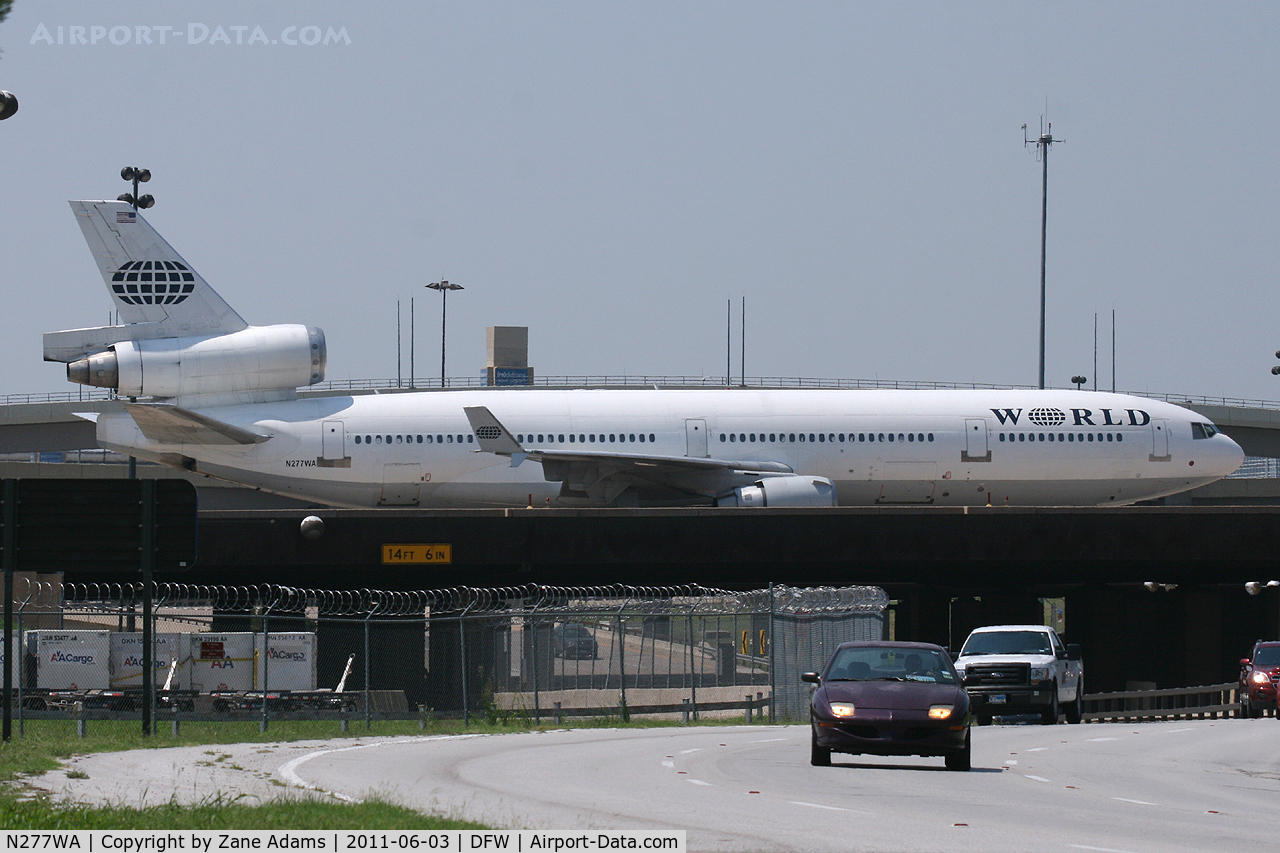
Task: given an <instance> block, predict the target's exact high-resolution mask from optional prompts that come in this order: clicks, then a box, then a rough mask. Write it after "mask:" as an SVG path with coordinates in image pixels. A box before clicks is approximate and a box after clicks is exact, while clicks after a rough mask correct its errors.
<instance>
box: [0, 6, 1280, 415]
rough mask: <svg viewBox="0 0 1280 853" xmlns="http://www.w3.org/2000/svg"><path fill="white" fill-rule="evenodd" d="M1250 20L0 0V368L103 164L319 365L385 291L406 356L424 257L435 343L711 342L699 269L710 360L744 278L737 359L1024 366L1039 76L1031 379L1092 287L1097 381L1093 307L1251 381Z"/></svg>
mask: <svg viewBox="0 0 1280 853" xmlns="http://www.w3.org/2000/svg"><path fill="white" fill-rule="evenodd" d="M95 27H98V28H101V29H100V30H95V29H94V28H95ZM75 28H80V29H79V30H76V29H75ZM139 28H150V29H149V30H145V31H144V30H140V29H139ZM165 28H167V29H165ZM76 35H80V38H82V39H83V41H85V42H90V43H71V42H73V41H76V38H75V36H76ZM147 37H149V38H150V39H151V43H150V44H147V43H145V38H147ZM162 37H163V38H164V41H165V43H164V44H160V39H161V38H162ZM326 37H329V38H328V39H327V40H328V42H329V43H327V44H326V43H325V42H326ZM59 40H61V41H62V42H63V43H61V44H59V43H58V42H59ZM317 40H318V41H317ZM93 41H96V42H97V43H96V44H94V43H91V42H93ZM117 42H118V43H117ZM140 42H141V43H140ZM286 42H294V44H288V43H286ZM308 42H312V43H308ZM1277 45H1280V4H1277V3H1275V2H1258V3H1250V2H1232V3H1227V4H1209V3H1203V2H1170V0H1162V2H1158V3H1138V2H1124V3H1115V2H1097V3H1091V2H1017V3H995V2H984V3H954V2H943V3H933V2H843V3H828V2H808V3H806V2H789V3H781V2H778V3H765V2H680V3H675V2H672V3H667V2H618V3H611V2H581V3H570V2H564V3H561V2H520V3H494V2H447V3H435V2H426V3H420V2H415V3H390V2H375V3H365V4H354V3H350V2H345V3H338V2H283V1H281V0H277V2H253V3H248V2H242V3H237V2H218V3H214V2H207V1H206V2H196V3H183V2H172V0H170V1H169V2H115V0H93V2H74V1H73V0H59V2H57V3H50V2H37V0H16V3H15V5H14V8H13V11H12V14H11V15H10V17H9V19H8V20H7V21H6V22H5V23H3V24H0V48H2V49H3V55H0V88H3V89H8V90H10V91H12V92H14V93H15V94H16V95H17V96H18V98H19V100H20V103H21V108H20V110H19V112H18V114H17V115H16V116H14V117H13V118H12V119H10V120H8V121H5V122H3V124H0V152H3V156H2V157H0V169H2V170H3V174H2V176H0V186H3V192H4V198H5V204H4V205H3V209H2V210H0V217H2V220H0V223H2V224H0V228H2V229H3V232H2V233H3V242H2V243H0V284H2V285H3V295H4V310H3V312H2V313H0V318H2V320H0V322H2V323H3V335H2V336H0V395H4V394H13V393H22V392H38V391H60V390H70V389H72V388H73V387H74V386H70V385H68V384H67V383H66V381H65V378H64V372H63V368H62V366H61V365H56V364H46V363H44V362H42V361H41V334H42V333H43V332H46V331H54V330H59V329H69V328H76V327H84V326H97V325H104V324H106V322H107V321H108V312H109V310H110V307H109V306H110V303H109V301H108V299H107V295H106V290H105V287H104V285H103V283H102V280H101V278H100V277H99V275H98V273H97V271H96V269H95V267H94V264H93V260H92V258H91V256H90V254H89V252H88V249H87V248H86V247H85V245H84V242H83V239H82V238H81V236H80V232H79V229H78V228H77V227H76V225H75V222H74V219H73V217H72V215H71V213H70V210H69V208H68V207H67V204H66V200H67V199H74V198H114V197H115V196H116V195H117V194H119V193H120V192H123V191H125V190H126V189H127V188H128V187H127V185H126V184H125V182H124V181H122V180H121V179H120V177H119V171H120V168H121V167H122V166H125V165H137V166H144V167H147V168H149V169H150V170H151V171H152V173H153V175H154V177H153V179H152V181H151V183H150V184H149V185H147V186H146V190H147V191H149V192H151V193H153V194H154V195H155V197H156V199H157V203H156V206H155V207H154V208H153V209H152V210H151V211H149V212H147V213H146V214H145V215H146V217H147V218H148V219H149V220H150V221H151V223H152V224H153V225H154V226H155V227H156V228H157V230H159V231H160V233H161V234H163V235H164V236H165V237H166V238H167V239H168V240H169V242H170V243H172V244H173V246H174V247H175V248H176V249H177V250H178V251H179V252H180V253H181V254H182V255H183V256H184V257H185V258H186V259H187V260H188V261H189V262H190V263H191V264H192V265H193V266H195V267H196V269H198V270H199V271H200V272H201V273H202V274H203V275H204V277H205V278H206V279H207V280H208V281H209V282H210V283H211V284H213V286H214V287H215V288H216V289H217V290H218V291H219V292H220V293H221V294H222V295H223V296H224V297H225V298H226V299H227V301H229V302H230V303H231V304H232V305H233V306H235V307H236V308H237V310H238V311H239V312H240V314H241V315H242V316H244V317H245V319H246V320H248V321H249V322H250V323H254V324H269V323H278V322H301V323H308V324H311V325H317V326H320V327H321V328H323V329H324V330H325V332H326V334H327V337H328V342H329V378H331V379H368V378H383V377H394V376H395V375H396V314H395V312H396V300H397V299H399V300H400V301H401V304H402V318H403V335H404V344H403V367H402V373H403V375H404V377H405V378H406V380H407V378H408V375H409V372H410V368H409V344H408V333H409V301H410V299H411V298H414V299H415V308H416V311H415V314H416V327H417V346H416V349H417V357H416V369H415V372H416V374H417V376H419V377H431V376H435V377H438V376H439V370H440V362H439V358H440V353H439V344H440V297H439V295H438V294H436V293H434V292H431V291H428V290H425V289H424V288H423V285H425V284H427V283H428V282H431V281H437V280H439V279H440V278H441V277H444V278H448V279H449V280H451V281H456V282H459V283H461V284H463V285H464V286H465V287H466V290H464V291H462V292H460V293H455V294H453V295H451V296H450V297H449V318H448V331H449V350H448V352H449V373H450V375H456V376H463V375H467V376H474V375H477V374H478V373H479V372H480V371H481V369H482V368H483V367H484V362H485V327H487V326H492V325H513V326H528V327H529V329H530V331H529V352H530V362H531V364H532V365H533V366H534V368H535V370H536V371H537V373H538V374H540V375H600V374H619V373H631V374H640V373H648V374H657V375H692V376H701V375H706V376H723V375H724V371H725V361H726V346H725V326H726V316H725V313H726V301H727V300H730V299H731V300H733V306H734V308H733V312H734V313H733V317H734V318H733V348H734V349H733V370H734V373H735V374H736V373H737V372H738V370H739V364H740V361H739V354H738V346H739V345H740V341H739V328H738V327H739V322H740V319H739V316H738V311H739V310H740V300H741V299H742V298H743V297H745V299H746V327H747V333H746V337H747V345H746V371H747V374H748V375H749V376H753V377H754V376H808V377H841V378H881V379H904V380H939V381H959V382H981V383H1000V384H1005V383H1007V384H1017V385H1034V384H1035V383H1036V380H1037V358H1038V356H1037V347H1038V335H1039V276H1040V204H1041V164H1040V163H1039V162H1037V160H1036V156H1035V151H1034V149H1033V148H1024V145H1023V132H1022V129H1021V127H1022V125H1023V124H1026V125H1028V133H1030V134H1031V135H1032V136H1034V135H1036V133H1038V131H1039V127H1040V120H1041V115H1042V114H1043V113H1044V112H1045V103H1046V99H1047V102H1048V113H1049V120H1050V121H1052V123H1053V134H1054V136H1055V137H1058V138H1061V139H1064V140H1065V142H1064V143H1063V144H1060V145H1055V146H1054V147H1053V149H1052V151H1051V153H1050V159H1049V242H1048V288H1049V299H1048V304H1049V323H1048V358H1047V364H1048V366H1047V374H1048V382H1049V384H1050V385H1057V386H1066V385H1067V384H1069V380H1070V377H1071V376H1072V375H1073V374H1077V373H1083V374H1086V375H1088V376H1090V377H1092V376H1093V373H1094V369H1093V358H1094V354H1093V353H1094V315H1095V313H1096V314H1097V315H1098V329H1099V340H1100V343H1099V350H1100V352H1099V356H1098V368H1099V369H1098V372H1099V374H1100V381H1099V383H1098V386H1099V387H1100V388H1109V387H1110V382H1111V352H1110V350H1111V347H1110V338H1111V312H1112V309H1115V311H1116V315H1117V318H1118V332H1117V338H1118V340H1117V358H1116V362H1117V365H1116V368H1117V386H1118V388H1119V389H1120V390H1138V391H1154V392H1165V391H1168V392H1180V393H1186V394H1193V395H1204V396H1229V397H1243V398H1261V399H1272V400H1280V377H1273V376H1271V375H1270V367H1271V366H1272V365H1273V364H1280V362H1277V361H1276V359H1275V356H1274V352H1275V350H1277V349H1280V325H1278V324H1277V322H1276V319H1277V318H1276V304H1277V302H1278V301H1280V293H1278V292H1277V285H1278V284H1280V275H1278V273H1280V257H1278V255H1277V247H1278V246H1280V241H1278V240H1277V226H1276V215H1275V205H1276V200H1277V199H1278V198H1280V180H1278V179H1277V169H1276V166H1275V162H1276V154H1275V151H1274V148H1275V144H1276V143H1275V140H1276V139H1277V138H1280V132H1278V131H1280V127H1277V125H1278V124H1280V119H1278V118H1277V110H1276V106H1275V97H1276V92H1277V75H1278V73H1280V63H1278V62H1277V59H1278V50H1280V49H1278V48H1277Z"/></svg>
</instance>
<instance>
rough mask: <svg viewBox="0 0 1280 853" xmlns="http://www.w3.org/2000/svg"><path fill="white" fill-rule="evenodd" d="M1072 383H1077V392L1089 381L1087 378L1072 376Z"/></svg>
mask: <svg viewBox="0 0 1280 853" xmlns="http://www.w3.org/2000/svg"><path fill="white" fill-rule="evenodd" d="M1071 381H1072V382H1074V383H1076V390H1077V391H1079V390H1080V386H1081V385H1083V384H1084V383H1086V382H1088V381H1089V377H1087V376H1072V377H1071Z"/></svg>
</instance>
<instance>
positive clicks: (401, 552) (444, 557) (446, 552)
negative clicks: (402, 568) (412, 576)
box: [382, 543, 453, 565]
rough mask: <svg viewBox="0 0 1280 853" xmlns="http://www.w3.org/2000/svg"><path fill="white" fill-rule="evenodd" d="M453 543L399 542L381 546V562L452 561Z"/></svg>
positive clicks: (384, 563) (385, 563) (386, 563)
mask: <svg viewBox="0 0 1280 853" xmlns="http://www.w3.org/2000/svg"><path fill="white" fill-rule="evenodd" d="M452 562H453V545H451V544H448V543H444V544H435V545H427V544H411V545H409V544H400V545H383V546H382V564H383V565H388V564H401V565H403V564H406V563H418V564H420V563H452Z"/></svg>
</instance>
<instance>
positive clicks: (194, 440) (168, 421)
mask: <svg viewBox="0 0 1280 853" xmlns="http://www.w3.org/2000/svg"><path fill="white" fill-rule="evenodd" d="M124 408H125V411H127V412H128V413H129V415H130V416H131V417H132V418H133V422H134V423H136V424H137V425H138V429H140V430H142V434H143V435H145V436H146V437H147V438H149V439H151V440H152V441H158V442H161V443H163V444H220V445H228V444H231V445H236V444H239V445H247V444H261V443H262V442H264V441H267V440H268V439H270V438H271V436H269V435H260V434H259V433H256V432H250V431H249V430H247V429H242V428H240V427H238V426H234V425H232V424H229V423H224V422H223V421H220V420H217V419H215V418H211V417H208V416H206V415H202V414H199V413H198V412H193V411H191V410H190V409H184V408H182V407H181V406H169V405H165V404H161V403H125V405H124Z"/></svg>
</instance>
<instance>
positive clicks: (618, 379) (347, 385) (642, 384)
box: [0, 374, 1280, 409]
mask: <svg viewBox="0 0 1280 853" xmlns="http://www.w3.org/2000/svg"><path fill="white" fill-rule="evenodd" d="M533 384H534V385H535V386H537V387H545V388H651V387H655V386H656V387H659V388H723V387H725V386H727V385H728V386H733V387H747V388H838V389H868V390H874V389H897V390H909V391H919V390H937V389H944V390H945V389H953V390H955V389H959V390H963V389H977V390H1001V389H1031V388H1034V387H1035V386H1032V385H1008V384H991V383H986V382H929V381H919V380H901V379H824V378H815V377H804V376H751V377H747V378H746V379H745V380H743V379H732V378H730V379H726V378H725V377H723V376H657V375H653V376H650V375H646V374H636V375H624V374H617V375H612V374H594V375H588V374H582V375H578V376H538V377H535V378H534V382H533ZM441 387H442V383H441V382H440V380H439V379H428V378H425V377H423V378H415V379H413V380H412V381H410V380H407V379H403V378H401V379H398V380H397V379H334V380H330V381H327V382H320V383H318V384H316V385H312V386H310V387H308V388H304V389H301V390H302V391H303V393H307V392H311V393H317V392H318V393H333V392H343V391H365V392H371V391H410V390H422V391H425V390H430V389H433V388H441ZM443 387H445V388H483V387H486V382H485V379H484V377H481V376H453V377H449V378H447V379H446V380H445V381H444V383H443ZM1123 393H1128V394H1133V395H1134V396H1137V397H1148V398H1150V399H1153V400H1164V401H1166V402H1169V403H1177V404H1181V405H1192V406H1195V405H1201V406H1234V407H1242V408H1251V409H1280V401H1275V400H1253V399H1246V398H1242V397H1206V396H1199V395H1193V394H1166V393H1158V392H1153V391H1127V392H1123ZM114 397H115V394H114V392H112V391H107V390H104V389H101V388H86V387H81V388H77V389H75V390H68V391H55V392H44V393H30V394H6V395H0V405H6V406H16V405H23V404H31V403H69V402H84V401H90V400H109V399H113V398H114Z"/></svg>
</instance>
